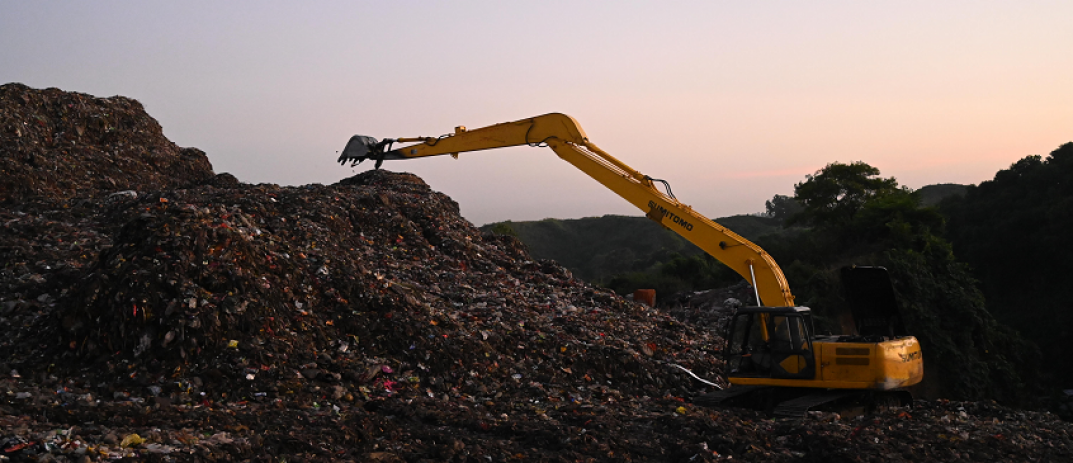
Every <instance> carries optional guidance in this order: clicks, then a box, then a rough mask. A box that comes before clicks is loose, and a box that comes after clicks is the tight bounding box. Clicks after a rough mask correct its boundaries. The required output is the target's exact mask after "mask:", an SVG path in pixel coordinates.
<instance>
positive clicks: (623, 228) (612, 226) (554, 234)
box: [480, 183, 968, 281]
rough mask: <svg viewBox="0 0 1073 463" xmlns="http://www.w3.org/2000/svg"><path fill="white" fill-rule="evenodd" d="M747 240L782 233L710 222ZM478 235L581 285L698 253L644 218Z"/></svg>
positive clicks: (764, 222)
mask: <svg viewBox="0 0 1073 463" xmlns="http://www.w3.org/2000/svg"><path fill="white" fill-rule="evenodd" d="M967 189H968V186H967V185H959V184H954V183H943V184H936V185H927V186H924V187H921V188H920V189H919V190H917V192H918V193H919V194H920V200H921V203H922V204H923V205H925V206H934V205H936V204H938V203H939V202H940V201H942V200H943V199H945V198H947V197H949V196H964V194H965V191H966V190H967ZM714 220H715V222H716V223H718V224H720V225H723V226H725V227H727V228H729V229H730V230H732V231H734V233H737V234H739V235H741V236H743V237H745V238H746V239H748V240H751V241H757V240H758V239H760V238H761V237H763V236H767V235H777V234H783V233H786V232H787V230H786V229H784V228H783V227H782V223H781V221H780V220H778V219H775V218H772V217H766V216H764V215H735V216H730V217H721V218H718V219H714ZM480 228H481V230H483V231H492V232H496V233H500V234H510V235H514V236H517V237H518V239H520V240H521V241H522V242H523V243H525V244H526V245H527V246H528V247H529V250H530V252H531V253H532V255H533V257H536V258H539V259H551V260H554V261H556V262H558V263H559V264H561V265H563V266H564V267H566V268H568V269H570V271H572V272H573V273H574V275H575V276H576V277H578V278H581V279H583V280H585V281H600V280H606V279H608V278H610V277H613V276H616V275H622V274H626V273H631V272H644V271H649V270H652V269H653V268H654V267H656V266H658V265H659V264H660V263H663V262H666V261H668V260H670V259H671V258H672V257H673V256H674V255H675V254H679V255H682V256H686V257H690V256H696V255H701V254H703V251H701V250H700V248H698V247H696V246H695V245H693V243H690V242H689V241H686V240H685V238H682V237H681V236H679V235H678V234H676V233H674V232H672V231H670V230H667V229H665V228H663V227H661V226H659V225H658V224H656V223H654V222H652V221H651V220H649V219H648V218H646V217H643V216H641V217H631V216H622V215H605V216H603V217H585V218H582V219H552V218H549V219H544V220H536V221H520V222H515V221H510V220H508V221H505V222H494V223H490V224H487V225H484V226H482V227H480Z"/></svg>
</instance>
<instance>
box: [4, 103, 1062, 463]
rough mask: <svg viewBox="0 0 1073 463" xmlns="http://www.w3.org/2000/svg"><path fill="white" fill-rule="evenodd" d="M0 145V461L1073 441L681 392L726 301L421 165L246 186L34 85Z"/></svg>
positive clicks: (935, 448)
mask: <svg viewBox="0 0 1073 463" xmlns="http://www.w3.org/2000/svg"><path fill="white" fill-rule="evenodd" d="M0 137H2V138H0V140H2V141H0V150H2V151H0V165H2V168H3V178H2V179H0V195H2V196H0V266H2V267H0V330H2V331H3V332H4V336H2V337H0V461H79V462H84V461H104V460H115V459H120V458H136V459H140V460H148V461H203V460H210V461H239V460H252V461H269V460H271V461H280V460H287V461H291V460H320V461H385V462H389V461H411V462H418V461H480V462H485V461H508V460H512V461H562V462H573V461H722V460H728V459H734V460H743V461H835V462H839V461H847V462H848V461H914V462H916V461H958V460H962V461H983V460H1005V461H1060V460H1070V459H1073V426H1071V425H1070V423H1065V422H1062V421H1060V420H1058V419H1057V418H1055V417H1054V416H1053V415H1049V414H1042V413H1036V412H1029V411H1021V410H1013V409H1007V408H1003V407H1000V406H997V405H995V404H990V403H958V402H949V401H917V402H916V403H915V404H914V406H913V407H911V408H903V409H894V410H889V411H886V412H884V413H882V414H879V415H876V416H868V417H855V418H849V417H841V416H839V415H837V414H834V413H822V412H816V413H813V414H811V415H810V416H808V417H806V418H804V419H801V420H772V419H770V418H768V417H767V416H766V415H764V414H762V413H758V412H753V411H747V410H734V409H722V410H720V409H712V408H706V407H702V406H697V405H694V404H692V403H691V399H692V398H694V397H696V396H698V395H700V394H703V393H706V392H710V391H711V387H710V386H707V385H705V384H703V383H701V382H699V381H697V380H695V379H693V378H692V377H690V376H689V375H688V374H687V373H686V372H684V371H682V370H681V369H680V368H679V367H684V368H686V369H689V370H691V371H692V372H694V373H696V374H697V375H699V376H701V377H704V378H708V379H712V380H715V379H716V378H718V377H719V376H720V373H721V368H722V361H721V360H720V348H721V345H722V342H723V340H722V339H721V338H720V337H719V335H718V333H719V332H720V330H721V329H722V326H720V325H721V322H720V320H722V319H724V318H725V317H720V316H718V312H720V311H723V310H725V308H722V307H719V306H713V305H711V304H708V305H707V306H705V307H704V308H703V311H704V312H705V314H706V315H705V316H699V315H698V314H699V312H700V311H701V310H702V309H689V310H678V311H662V310H660V309H653V308H648V307H646V306H643V305H640V304H637V303H634V302H632V301H628V300H625V299H623V298H622V297H619V296H618V295H616V294H614V293H612V292H610V291H608V290H605V289H602V288H599V287H594V286H591V285H588V284H586V283H584V282H582V281H579V280H577V279H576V278H573V277H572V276H571V274H570V272H569V271H567V270H566V269H564V268H563V267H561V266H559V265H558V264H556V263H554V262H551V261H534V260H533V259H532V258H531V257H530V256H529V254H528V252H527V250H526V249H525V247H524V246H523V245H521V244H520V243H519V242H518V241H516V240H515V239H514V238H512V237H508V236H497V235H492V234H482V233H481V232H480V231H479V230H477V229H476V228H475V227H474V226H473V225H472V224H471V223H469V222H467V221H466V220H465V219H463V218H462V217H461V216H460V215H459V209H458V205H457V204H456V203H455V202H454V201H452V200H451V199H450V198H449V197H447V196H445V195H443V194H441V193H437V192H435V191H433V190H432V189H430V188H429V186H428V185H426V184H425V183H424V182H423V181H422V180H421V179H420V178H418V177H416V176H414V175H411V174H405V173H392V172H387V171H368V172H363V173H360V174H358V175H355V176H353V177H350V178H347V179H344V180H342V181H340V182H339V183H336V184H334V185H329V186H324V185H306V186H297V187H281V186H277V185H272V184H259V185H251V184H245V183H240V182H238V181H237V180H236V179H235V178H234V177H232V176H230V175H228V174H215V173H214V172H213V171H212V168H211V165H210V164H209V161H208V159H207V158H206V157H205V155H204V154H203V153H201V152H200V151H198V150H194V149H188V148H178V147H176V146H175V145H174V144H173V143H171V142H170V141H168V140H167V139H166V138H165V137H164V136H163V134H162V132H161V130H160V126H159V124H157V123H156V121H155V120H153V119H152V118H151V117H150V116H148V115H147V114H146V113H145V112H144V110H143V109H142V107H141V105H140V104H138V103H137V102H136V101H134V100H130V99H127V98H122V97H112V98H95V97H92V96H89V95H84V94H78V93H68V92H63V91H60V90H57V89H47V90H35V89H31V88H29V87H26V86H24V85H21V84H7V85H3V86H0ZM331 161H332V159H330V157H327V158H326V163H330V162H331ZM683 314H685V316H683Z"/></svg>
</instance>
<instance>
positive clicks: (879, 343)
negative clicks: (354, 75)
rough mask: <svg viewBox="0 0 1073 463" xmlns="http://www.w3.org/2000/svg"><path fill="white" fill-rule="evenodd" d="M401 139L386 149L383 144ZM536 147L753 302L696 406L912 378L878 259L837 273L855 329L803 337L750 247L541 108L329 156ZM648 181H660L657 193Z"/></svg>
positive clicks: (797, 406) (782, 407) (849, 390)
mask: <svg viewBox="0 0 1073 463" xmlns="http://www.w3.org/2000/svg"><path fill="white" fill-rule="evenodd" d="M396 143H400V144H405V143H411V144H409V145H406V146H401V147H398V148H394V144H396ZM522 145H528V146H539V147H543V146H547V147H550V148H551V149H552V150H553V151H555V154H557V155H558V156H559V157H560V158H562V159H563V160H564V161H566V162H569V163H570V164H573V165H574V167H577V168H578V169H580V170H581V171H582V172H584V173H586V174H588V175H589V176H590V177H592V178H593V179H595V180H596V181H598V182H600V183H601V184H603V185H604V186H605V187H607V188H609V189H610V190H611V191H613V192H615V193H617V194H618V195H619V196H621V197H622V198H624V199H626V200H627V201H629V202H630V203H631V204H633V205H634V206H637V208H639V209H641V211H643V212H644V213H645V214H646V215H647V216H648V218H649V219H651V220H653V221H655V222H657V223H659V224H661V225H663V226H664V227H666V228H668V229H670V230H672V231H674V232H676V233H678V234H679V235H681V236H682V237H684V238H685V239H687V240H689V241H690V242H692V243H693V244H695V245H697V246H698V247H700V248H701V249H703V250H704V251H705V252H707V253H708V254H710V255H711V256H712V257H714V258H716V259H718V260H719V261H720V262H722V263H723V264H725V265H727V266H728V267H730V268H731V269H733V270H734V271H735V272H737V273H738V274H739V275H741V276H742V277H743V278H745V280H746V281H748V282H749V284H750V285H751V286H752V288H753V290H754V294H755V297H756V302H757V304H756V306H755V307H742V308H739V309H737V310H736V312H735V313H734V314H733V316H732V318H731V320H730V323H729V324H728V329H727V331H726V333H725V338H726V340H727V346H726V347H725V348H724V349H723V355H724V359H725V361H726V366H725V370H724V373H725V376H726V380H727V382H728V383H729V384H731V385H732V387H730V388H727V389H725V390H721V391H718V392H716V393H712V394H708V395H706V396H703V397H702V398H701V400H698V401H699V402H704V403H709V404H716V403H735V402H738V403H741V402H742V401H744V400H745V399H747V398H748V399H749V402H751V403H754V404H755V403H761V402H762V403H764V404H765V405H764V407H765V408H766V409H768V410H769V411H770V412H772V413H773V414H775V415H779V416H801V415H803V414H804V413H805V412H807V411H808V410H810V409H813V408H817V407H821V406H825V405H828V404H835V403H854V404H857V403H865V402H870V403H872V404H875V403H884V404H894V403H903V404H904V403H906V402H908V401H909V400H911V397H910V396H909V394H908V392H907V391H906V388H908V387H910V386H912V385H914V384H917V383H919V382H920V381H921V380H922V379H923V374H924V366H923V360H922V357H921V351H920V345H919V343H918V342H917V339H916V338H915V337H913V336H908V335H906V333H904V328H903V327H902V323H901V322H900V318H899V316H898V310H897V305H896V302H895V300H894V290H893V288H892V286H891V284H890V279H889V277H888V276H887V274H886V270H885V269H883V268H881V267H847V268H844V269H842V279H843V285H844V287H845V288H846V295H847V298H848V300H849V302H850V304H851V307H852V308H853V315H854V320H855V322H856V329H857V333H855V334H853V335H841V336H830V335H828V336H820V335H816V334H815V328H814V326H813V323H812V316H811V311H810V309H809V308H807V307H796V306H795V305H794V296H793V295H792V294H791V293H790V287H789V285H788V284H787V282H786V278H785V277H784V276H783V274H782V270H780V269H779V266H778V265H777V264H776V263H775V261H774V259H772V257H771V256H770V255H768V254H767V253H766V252H764V250H763V249H760V247H759V246H757V245H755V244H753V243H751V242H750V241H749V240H747V239H745V238H743V237H741V236H739V235H738V234H736V233H734V232H732V231H730V230H728V229H727V228H726V227H723V226H722V225H719V224H718V223H715V222H713V221H712V220H710V219H708V218H707V217H704V216H703V215H701V214H699V213H697V212H696V211H694V210H693V209H692V208H690V207H689V206H687V205H685V204H683V203H682V202H680V201H678V199H677V198H675V196H674V194H673V193H672V192H671V188H670V185H669V184H668V183H667V182H666V181H664V180H660V179H655V178H652V177H649V176H647V175H644V174H642V173H640V172H638V171H636V170H634V169H632V168H631V167H629V166H627V165H626V164H624V163H622V162H621V161H619V160H618V159H615V158H614V157H612V156H611V155H610V154H607V153H606V152H604V151H603V150H601V149H600V148H598V147H597V146H596V145H594V144H593V143H592V142H590V141H589V138H588V137H587V136H586V135H585V132H584V131H582V129H581V127H580V126H579V125H578V123H577V121H576V120H574V118H572V117H570V116H567V115H565V114H559V113H552V114H545V115H542V116H536V117H532V118H528V119H522V120H518V121H514V122H505V123H501V124H496V125H491V126H488V127H482V128H479V129H473V130H467V129H466V128H465V127H455V130H454V133H450V134H446V135H441V136H439V137H414V138H396V139H384V140H377V139H375V138H373V137H368V136H363V135H355V136H353V137H351V139H350V141H349V142H348V143H347V145H346V147H345V148H344V149H343V152H342V153H341V155H340V157H339V159H338V161H339V163H340V164H343V165H346V164H347V163H348V162H349V163H351V165H357V164H358V163H361V162H362V161H365V160H372V161H375V162H376V166H375V167H376V168H380V166H381V164H382V163H383V162H384V161H386V160H403V159H415V158H422V157H428V156H440V155H445V154H446V155H450V156H452V157H455V158H457V157H458V155H459V153H463V152H469V151H480V150H487V149H494V148H503V147H509V146H522ZM657 185H661V186H662V187H663V191H661V190H660V189H659V188H658V187H657Z"/></svg>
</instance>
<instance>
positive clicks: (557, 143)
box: [339, 113, 794, 307]
mask: <svg viewBox="0 0 1073 463" xmlns="http://www.w3.org/2000/svg"><path fill="white" fill-rule="evenodd" d="M355 140H358V141H355ZM369 140H370V139H369V137H360V136H355V137H354V138H352V139H351V143H349V144H347V147H346V148H345V149H344V150H343V154H342V155H341V156H340V158H339V161H340V162H341V163H346V162H347V161H352V162H355V163H358V162H361V161H363V160H365V159H375V160H376V161H377V167H379V166H380V163H381V162H383V161H384V160H399V159H414V158H420V157H428V156H440V155H444V154H447V155H451V156H455V157H457V156H458V154H459V153H463V152H469V151H481V150H487V149H494V148H505V147H509V146H521V145H529V146H544V145H547V146H548V147H550V148H551V149H552V150H553V151H554V152H555V154H557V155H558V156H559V157H560V158H562V159H563V160H564V161H566V162H569V163H570V164H572V165H573V166H574V167H576V168H578V169H579V170H581V171H582V172H584V173H586V174H587V175H589V176H590V177H592V178H593V179H595V180H596V181H598V182H600V183H601V184H602V185H604V186H605V187H607V188H608V189H610V190H611V191H613V192H615V193H616V194H618V195H619V196H621V197H622V198H623V199H625V200H627V201H629V202H630V203H631V204H633V205H634V206H636V207H637V208H638V209H640V210H641V211H642V212H645V215H646V216H647V217H648V218H649V219H651V220H653V221H655V222H658V223H659V224H660V225H663V226H664V227H666V228H668V229H670V230H672V231H674V232H675V233H677V234H679V235H680V236H682V237H683V238H685V239H687V240H689V241H690V242H691V243H693V244H695V245H697V246H698V247H699V248H701V249H703V250H704V251H705V252H707V253H708V254H709V255H711V256H712V257H714V258H715V259H717V260H719V261H720V262H722V263H723V264H725V265H726V266H728V267H730V268H731V269H733V270H734V271H735V272H737V273H738V274H739V275H741V276H742V277H743V278H745V280H746V281H748V282H749V283H750V284H752V285H753V288H754V289H755V291H756V294H757V297H758V299H759V300H758V304H759V305H767V306H772V307H776V306H785V307H792V306H793V305H794V296H793V295H792V294H791V293H790V287H789V285H788V284H787V282H786V277H785V276H783V274H782V270H781V269H780V268H779V266H778V264H776V263H775V260H774V259H773V258H772V257H771V255H769V254H768V253H767V252H765V251H764V250H763V249H761V248H760V247H759V246H757V245H755V244H753V243H752V242H750V241H749V240H747V239H745V238H743V237H741V236H740V235H738V234H737V233H734V232H733V231H731V230H729V229H727V228H726V227H724V226H722V225H720V224H718V223H716V222H714V221H712V220H711V219H709V218H707V217H705V216H703V215H701V214H700V213H698V212H696V211H694V210H693V209H692V208H691V207H689V206H688V205H686V204H683V203H681V202H680V201H678V199H676V198H675V197H673V196H671V195H670V186H669V185H667V184H666V182H664V181H662V180H656V179H653V178H652V177H649V176H647V175H644V174H642V173H640V172H638V171H637V170H635V169H633V168H632V167H630V166H628V165H626V164H625V163H623V162H622V161H619V160H618V159H616V158H615V157H614V156H611V155H610V154H608V153H607V152H605V151H603V150H602V149H600V148H599V147H597V146H596V145H595V144H593V143H592V142H590V141H589V139H588V136H586V135H585V131H584V130H582V129H581V126H580V125H579V124H578V123H577V121H576V120H574V118H572V117H570V116H567V115H565V114H561V113H551V114H545V115H542V116H536V117H532V118H528V119H522V120H518V121H514V122H504V123H501V124H495V125H491V126H488V127H482V128H479V129H473V130H467V129H466V128H465V127H457V128H455V132H454V133H452V134H447V135H444V136H441V137H413V138H399V139H394V140H384V141H383V142H380V143H376V144H373V143H370V142H369ZM385 142H387V143H385ZM390 142H417V144H414V145H409V146H403V147H400V148H395V149H393V150H390V151H386V152H384V151H378V149H377V147H380V148H382V147H384V146H389V145H390ZM356 143H357V144H359V145H360V146H358V145H355V144H356ZM352 145H355V146H354V147H353V148H352ZM654 181H656V182H661V183H664V185H665V186H666V187H667V193H664V192H661V191H659V190H658V189H657V188H656V187H655V185H654V184H653V182H654Z"/></svg>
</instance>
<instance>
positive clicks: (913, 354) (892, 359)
mask: <svg viewBox="0 0 1073 463" xmlns="http://www.w3.org/2000/svg"><path fill="white" fill-rule="evenodd" d="M823 338H825V337H818V338H817V339H816V340H815V341H814V342H813V343H812V348H813V354H814V358H815V359H816V362H815V364H816V365H817V366H818V368H817V372H816V377H815V379H786V378H771V377H768V376H763V375H759V374H753V375H743V376H735V375H733V374H731V375H729V378H728V379H729V380H730V383H731V384H737V385H752V386H780V387H812V388H815V387H821V388H828V389H867V390H877V391H889V390H893V389H900V388H905V387H909V386H912V385H914V384H917V383H919V382H920V381H921V380H922V379H923V378H924V362H923V359H922V358H921V353H920V343H919V342H918V341H917V339H916V338H915V337H913V336H905V337H900V338H897V339H892V340H888V341H882V342H837V341H835V340H834V338H837V337H836V336H831V337H829V338H832V339H831V340H824V339H823ZM793 358H794V357H789V358H788V359H793ZM784 368H785V366H784Z"/></svg>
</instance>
